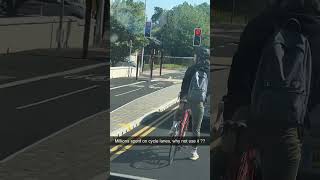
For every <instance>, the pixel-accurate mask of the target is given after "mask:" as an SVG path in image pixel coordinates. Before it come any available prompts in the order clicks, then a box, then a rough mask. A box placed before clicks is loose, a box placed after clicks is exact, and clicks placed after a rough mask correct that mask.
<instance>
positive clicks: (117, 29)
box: [110, 0, 148, 65]
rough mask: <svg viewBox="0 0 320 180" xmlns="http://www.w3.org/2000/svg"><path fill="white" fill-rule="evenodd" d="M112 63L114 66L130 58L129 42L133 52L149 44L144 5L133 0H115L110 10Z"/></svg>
mask: <svg viewBox="0 0 320 180" xmlns="http://www.w3.org/2000/svg"><path fill="white" fill-rule="evenodd" d="M110 15H111V18H110V26H111V28H110V30H111V38H110V42H111V47H110V50H111V63H112V65H114V64H115V63H117V62H118V61H122V60H124V59H125V57H127V56H129V42H130V40H132V45H133V47H132V52H134V51H136V50H138V49H140V48H141V47H143V46H144V45H146V44H147V42H148V41H147V40H146V39H145V38H144V35H143V33H144V32H143V30H144V3H142V2H135V1H133V0H115V1H113V2H112V5H111V9H110Z"/></svg>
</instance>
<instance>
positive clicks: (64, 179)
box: [0, 111, 109, 180]
mask: <svg viewBox="0 0 320 180" xmlns="http://www.w3.org/2000/svg"><path fill="white" fill-rule="evenodd" d="M108 117H109V113H108V111H104V112H101V113H98V114H96V115H93V116H91V117H88V118H85V119H83V120H81V121H79V122H78V123H77V124H74V125H73V126H70V127H69V128H67V129H65V130H64V131H60V133H58V134H56V135H54V136H51V137H49V138H47V139H44V140H43V141H42V142H40V143H38V144H34V145H33V146H31V147H30V148H29V149H26V150H25V151H23V152H21V153H19V154H17V155H16V156H14V157H12V158H10V159H8V160H7V161H5V162H3V163H0V179H6V180H22V179H24V180H43V179H45V180H57V179H59V180H88V179H91V178H93V177H95V176H97V175H98V174H102V173H104V172H106V171H107V170H108V169H109V165H108V164H109V163H108V159H109V157H108V151H107V149H108V148H107V144H106V142H109V140H108V138H107V134H108V132H107V131H108V130H107V131H106V126H107V129H109V128H108V123H107V122H108ZM97 180H106V178H103V177H100V178H99V179H97Z"/></svg>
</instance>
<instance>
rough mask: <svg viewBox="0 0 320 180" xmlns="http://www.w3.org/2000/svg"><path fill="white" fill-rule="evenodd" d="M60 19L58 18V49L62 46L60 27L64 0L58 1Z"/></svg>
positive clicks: (61, 26)
mask: <svg viewBox="0 0 320 180" xmlns="http://www.w3.org/2000/svg"><path fill="white" fill-rule="evenodd" d="M60 8H61V9H60V20H59V36H58V38H59V40H58V49H61V46H62V29H63V16H64V0H61V2H60Z"/></svg>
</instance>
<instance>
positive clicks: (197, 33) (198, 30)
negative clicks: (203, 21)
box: [194, 28, 201, 36]
mask: <svg viewBox="0 0 320 180" xmlns="http://www.w3.org/2000/svg"><path fill="white" fill-rule="evenodd" d="M194 35H195V36H200V35H201V29H200V28H196V29H195V30H194Z"/></svg>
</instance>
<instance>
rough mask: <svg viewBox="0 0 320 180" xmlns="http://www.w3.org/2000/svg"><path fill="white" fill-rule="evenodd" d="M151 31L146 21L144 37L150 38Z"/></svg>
mask: <svg viewBox="0 0 320 180" xmlns="http://www.w3.org/2000/svg"><path fill="white" fill-rule="evenodd" d="M151 29H152V23H151V21H147V22H146V26H145V28H144V36H145V37H151Z"/></svg>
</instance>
